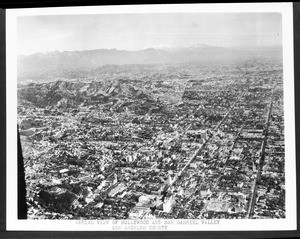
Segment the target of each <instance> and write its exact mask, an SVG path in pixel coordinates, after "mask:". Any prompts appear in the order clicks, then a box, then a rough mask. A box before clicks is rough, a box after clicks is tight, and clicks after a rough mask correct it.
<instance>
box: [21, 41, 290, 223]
mask: <svg viewBox="0 0 300 239" xmlns="http://www.w3.org/2000/svg"><path fill="white" fill-rule="evenodd" d="M281 50H282V49H281V46H270V47H262V46H260V47H257V48H251V49H250V48H245V49H244V48H234V49H233V48H228V47H220V46H218V47H216V46H211V45H207V44H198V45H194V46H193V47H177V48H169V47H166V46H163V47H159V48H158V47H149V48H147V49H143V50H137V51H136V50H135V51H133V50H117V49H110V50H108V49H98V50H84V51H82V50H80V51H64V52H61V51H55V52H47V53H35V54H29V55H21V56H19V58H18V128H19V132H20V137H21V145H22V154H23V157H24V167H25V177H26V178H25V179H26V190H27V206H28V218H29V219H100V220H104V219H139V220H142V219H157V218H162V219H262V218H267V219H276V218H285V207H286V205H285V153H284V152H285V144H284V115H283V68H282V56H281Z"/></svg>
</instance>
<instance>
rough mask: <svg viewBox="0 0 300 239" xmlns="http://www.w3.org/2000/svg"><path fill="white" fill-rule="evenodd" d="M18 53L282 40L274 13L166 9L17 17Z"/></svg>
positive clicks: (255, 43) (233, 44) (244, 44)
mask: <svg viewBox="0 0 300 239" xmlns="http://www.w3.org/2000/svg"><path fill="white" fill-rule="evenodd" d="M17 31H18V54H26V55H27V54H32V53H36V52H48V51H55V50H58V51H71V50H89V49H101V48H106V49H111V48H117V49H122V50H140V49H144V48H147V47H159V46H171V47H188V46H192V45H196V44H207V45H214V46H224V47H249V46H251V47H255V46H266V45H280V44H281V37H282V35H281V14H279V13H186V14H184V13H166V14H159V13H157V14H111V15H104V14H101V15H63V16H29V17H19V18H18V30H17Z"/></svg>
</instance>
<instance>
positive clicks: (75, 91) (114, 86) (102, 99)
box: [18, 80, 160, 113]
mask: <svg viewBox="0 0 300 239" xmlns="http://www.w3.org/2000/svg"><path fill="white" fill-rule="evenodd" d="M18 105H19V106H30V107H41V108H45V107H47V108H51V109H56V108H75V109H76V108H78V107H80V106H97V105H107V107H108V108H110V107H113V108H114V109H115V110H120V111H122V110H124V107H127V108H130V109H132V110H134V111H136V112H139V113H145V112H148V111H149V110H153V109H155V108H157V107H160V105H159V102H157V100H156V99H154V98H153V97H152V96H151V94H150V93H148V92H146V91H144V90H142V89H140V88H138V87H136V86H134V85H132V84H130V83H128V82H123V81H122V80H119V81H106V82H90V83H85V82H66V81H56V82H50V83H43V84H36V83H31V84H28V85H26V86H22V85H21V86H19V88H18Z"/></svg>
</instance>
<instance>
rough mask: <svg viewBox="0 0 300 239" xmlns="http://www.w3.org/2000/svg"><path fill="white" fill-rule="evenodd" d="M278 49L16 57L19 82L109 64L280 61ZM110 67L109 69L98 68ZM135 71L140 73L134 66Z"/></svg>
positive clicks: (89, 52) (193, 49) (206, 48)
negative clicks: (23, 79) (24, 79)
mask: <svg viewBox="0 0 300 239" xmlns="http://www.w3.org/2000/svg"><path fill="white" fill-rule="evenodd" d="M281 58H282V52H281V48H280V47H266V48H251V49H232V48H222V47H213V46H203V45H200V46H195V47H190V48H172V49H154V48H149V49H145V50H141V51H124V50H116V49H111V50H107V49H98V50H87V51H64V52H58V51H55V52H51V53H45V54H44V53H37V54H33V55H29V56H19V57H18V79H22V78H36V77H42V76H44V75H45V74H62V73H63V74H69V72H74V71H75V72H76V74H75V76H77V75H78V74H79V75H80V72H81V73H82V74H85V72H86V71H91V70H96V69H97V68H98V69H97V70H96V71H99V70H105V71H110V72H114V70H116V67H114V66H112V65H130V64H133V65H143V64H144V65H147V64H178V63H191V62H196V63H211V62H239V61H245V60H250V59H272V60H281ZM105 65H111V66H110V68H108V67H106V68H105V69H102V68H101V67H103V66H105ZM135 70H139V68H138V67H136V69H135Z"/></svg>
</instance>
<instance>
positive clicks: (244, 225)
mask: <svg viewBox="0 0 300 239" xmlns="http://www.w3.org/2000/svg"><path fill="white" fill-rule="evenodd" d="M198 12H199V13H204V12H213V13H218V12H219V13H224V12H228V13H229V12H230V13H249V12H251V13H253V12H266V13H267V12H277V13H281V14H282V37H283V39H282V43H283V79H284V128H285V176H286V177H285V180H286V218H285V219H255V220H254V219H250V220H249V219H227V220H220V223H219V224H204V222H205V220H204V221H203V220H201V219H199V220H189V221H193V222H191V223H190V224H178V221H177V220H178V219H173V220H160V221H161V222H160V225H162V226H163V225H165V226H166V225H167V231H278V230H297V200H296V154H295V110H294V109H295V108H294V59H293V52H294V51H293V39H294V38H293V5H292V3H235V4H163V5H131V6H129V5H123V6H91V7H52V8H27V9H8V10H6V29H7V30H6V52H7V53H6V62H7V66H6V72H7V77H6V104H7V105H6V109H7V116H6V117H7V118H6V120H7V131H6V135H7V138H6V140H7V159H6V172H7V181H6V183H7V184H6V185H7V186H6V188H7V191H6V202H7V205H6V208H7V209H6V229H7V230H8V231H10V230H14V231H45V230H46V231H113V230H117V231H118V230H122V227H121V225H123V224H122V223H123V221H125V220H97V221H96V220H95V221H94V220H86V222H85V223H82V222H80V221H77V220H18V217H17V18H18V17H19V16H33V15H74V14H117V13H118V14H120V13H124V14H125V13H198ZM183 220H187V219H183ZM126 221H128V223H131V222H132V223H133V224H132V225H134V223H135V222H134V221H135V220H126ZM147 221H148V224H147V226H146V231H156V230H162V229H158V227H157V228H154V227H151V225H152V220H147ZM181 221H182V220H181ZM145 223H146V222H145ZM119 226H120V227H119ZM144 230H145V229H142V231H144Z"/></svg>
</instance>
